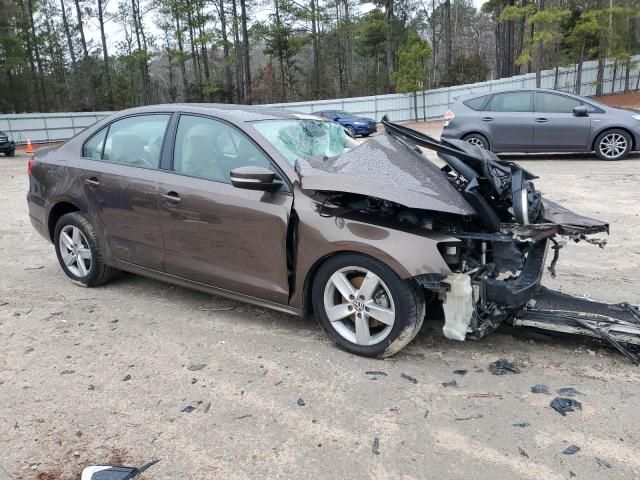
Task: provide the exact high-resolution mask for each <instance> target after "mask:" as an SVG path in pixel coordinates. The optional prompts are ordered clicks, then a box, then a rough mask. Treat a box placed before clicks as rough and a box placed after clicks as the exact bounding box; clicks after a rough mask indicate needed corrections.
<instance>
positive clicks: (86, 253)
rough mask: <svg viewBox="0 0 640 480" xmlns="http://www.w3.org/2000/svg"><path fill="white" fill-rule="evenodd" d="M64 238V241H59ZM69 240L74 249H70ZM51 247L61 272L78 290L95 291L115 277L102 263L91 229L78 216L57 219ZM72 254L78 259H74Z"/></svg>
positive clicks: (70, 214)
mask: <svg viewBox="0 0 640 480" xmlns="http://www.w3.org/2000/svg"><path fill="white" fill-rule="evenodd" d="M78 232H79V234H78ZM63 234H64V235H66V237H64V238H61V236H62V235H63ZM69 239H71V240H72V242H73V246H74V247H75V248H72V246H71V245H69V243H68V242H69ZM53 244H54V246H55V249H56V256H57V257H58V262H59V263H60V266H61V267H62V270H63V271H64V273H65V274H66V275H67V277H69V278H70V279H71V280H72V281H73V282H74V283H76V284H78V285H80V286H83V287H96V286H98V285H101V284H103V283H106V282H108V281H109V280H111V279H112V278H113V277H114V276H115V275H116V274H117V273H118V270H116V269H115V268H113V267H110V266H108V265H106V264H105V263H104V260H103V259H102V252H101V250H100V244H99V243H98V238H97V236H96V232H95V230H94V228H93V225H91V222H90V221H89V219H88V218H87V217H86V216H85V215H83V214H82V213H80V212H72V213H67V214H66V215H63V216H62V217H60V218H59V219H58V222H57V223H56V227H55V230H54V234H53ZM63 248H64V251H63V250H62V249H63ZM74 251H75V252H76V253H77V255H74V253H73V252H74ZM71 257H74V258H71ZM70 258H71V261H69V259H70ZM80 262H82V265H84V267H82V266H81V263H80Z"/></svg>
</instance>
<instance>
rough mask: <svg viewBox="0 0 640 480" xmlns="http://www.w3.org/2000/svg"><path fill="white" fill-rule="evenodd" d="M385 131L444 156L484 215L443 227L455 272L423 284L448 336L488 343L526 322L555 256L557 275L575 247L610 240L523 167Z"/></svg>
mask: <svg viewBox="0 0 640 480" xmlns="http://www.w3.org/2000/svg"><path fill="white" fill-rule="evenodd" d="M383 124H384V125H385V128H386V131H387V132H388V133H389V134H391V135H394V136H396V137H397V138H399V139H401V141H405V142H408V143H410V144H412V145H417V146H420V147H423V148H427V149H431V150H434V151H436V152H437V153H438V156H439V157H440V158H441V159H442V160H443V161H444V162H445V166H444V167H443V168H442V171H443V173H445V175H446V176H447V179H448V180H449V182H450V183H451V185H453V186H454V187H455V188H456V190H458V192H460V194H461V195H462V196H463V197H464V198H465V200H466V201H467V202H468V203H469V204H470V205H471V206H472V207H473V209H474V210H475V212H476V215H474V216H473V217H471V218H461V219H458V220H457V221H454V220H452V219H450V220H449V222H446V220H445V219H444V218H442V219H439V221H437V222H436V224H437V223H440V225H439V227H437V228H441V229H443V231H445V232H446V233H447V234H448V235H450V236H451V237H454V238H456V239H458V240H459V242H455V243H453V242H452V243H450V244H441V245H440V249H441V254H442V256H443V258H444V259H445V261H446V262H447V264H448V265H449V267H450V269H451V272H452V273H451V274H450V275H448V276H446V277H444V276H435V275H426V276H423V277H421V278H418V281H419V282H420V283H421V284H422V286H423V288H425V289H427V290H431V291H433V292H434V293H436V294H437V295H438V297H439V298H440V300H442V302H443V310H444V316H445V326H444V329H443V331H444V334H445V336H447V337H449V338H452V339H456V340H464V339H465V338H467V337H471V338H481V337H483V336H484V335H486V333H487V332H489V331H491V330H493V329H495V328H496V327H497V326H498V325H500V324H501V323H502V322H504V321H509V322H513V321H514V320H515V319H516V318H519V317H522V315H523V313H524V312H525V311H526V309H527V308H528V306H530V305H531V302H532V300H533V299H534V298H535V297H536V295H538V294H539V292H540V290H541V280H542V274H543V272H544V268H545V265H546V260H547V255H549V254H551V255H553V259H552V261H551V264H550V267H549V269H550V271H551V273H552V275H555V265H556V262H557V260H558V255H559V252H560V249H561V248H562V246H563V245H564V244H565V243H566V241H567V240H572V241H582V240H586V241H588V242H591V243H595V244H598V245H600V246H601V247H602V246H604V243H605V241H603V240H599V239H598V240H594V239H592V238H590V237H589V236H590V235H593V234H598V233H607V234H608V232H609V225H608V224H607V223H606V222H602V221H600V220H595V219H591V218H587V217H583V216H581V215H577V214H575V213H573V212H571V211H569V210H567V209H565V208H563V207H561V206H560V205H557V204H555V203H553V202H551V201H549V200H547V199H545V198H543V196H542V194H541V193H540V192H539V191H538V190H536V188H535V185H534V183H533V180H534V179H535V178H536V177H535V176H534V175H532V174H531V173H530V172H528V171H526V170H524V169H523V168H521V167H520V166H518V165H517V164H515V163H507V162H502V161H500V160H499V159H498V158H497V157H496V156H495V154H493V153H491V152H488V151H486V150H484V149H482V148H479V147H476V146H473V145H470V144H468V143H466V142H463V141H460V140H443V141H437V140H435V139H433V138H431V137H428V136H426V135H423V134H421V133H420V132H416V131H415V130H412V129H409V128H406V127H403V126H400V125H396V124H393V123H391V122H388V121H386V120H384V121H383ZM424 160H425V161H429V160H428V159H426V158H425V159H424ZM550 251H551V252H550ZM438 277H439V278H438Z"/></svg>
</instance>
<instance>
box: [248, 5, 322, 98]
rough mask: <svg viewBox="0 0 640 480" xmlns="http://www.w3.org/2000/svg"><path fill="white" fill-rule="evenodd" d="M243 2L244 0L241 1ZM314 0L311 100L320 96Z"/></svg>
mask: <svg viewBox="0 0 640 480" xmlns="http://www.w3.org/2000/svg"><path fill="white" fill-rule="evenodd" d="M242 1H244V0H242ZM317 15H318V12H317V9H316V0H311V44H312V47H313V99H314V100H316V99H318V98H319V95H320V53H319V52H318V48H319V46H318V26H317V23H316V21H317Z"/></svg>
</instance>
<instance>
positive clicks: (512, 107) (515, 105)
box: [489, 92, 532, 112]
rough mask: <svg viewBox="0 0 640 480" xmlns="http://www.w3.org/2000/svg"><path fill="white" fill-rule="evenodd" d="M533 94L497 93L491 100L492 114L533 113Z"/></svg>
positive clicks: (490, 108)
mask: <svg viewBox="0 0 640 480" xmlns="http://www.w3.org/2000/svg"><path fill="white" fill-rule="evenodd" d="M531 103H532V102H531V92H510V93H497V94H495V95H494V96H493V98H492V99H491V103H490V104H489V110H491V111H492V112H531V111H532V108H531Z"/></svg>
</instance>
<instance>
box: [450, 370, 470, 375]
mask: <svg viewBox="0 0 640 480" xmlns="http://www.w3.org/2000/svg"><path fill="white" fill-rule="evenodd" d="M467 372H468V370H454V371H453V374H454V375H466V374H467Z"/></svg>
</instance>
